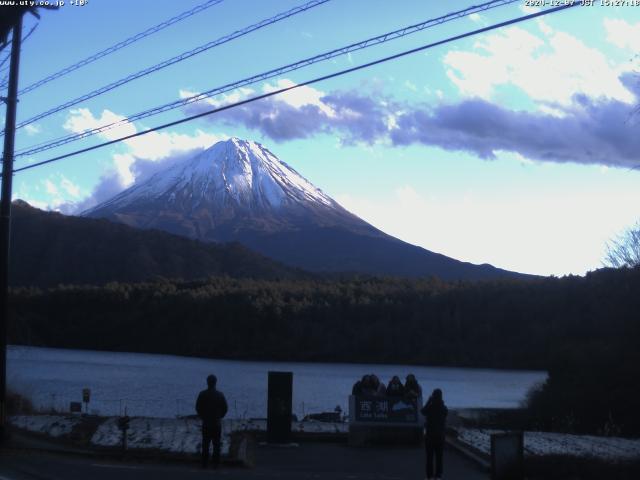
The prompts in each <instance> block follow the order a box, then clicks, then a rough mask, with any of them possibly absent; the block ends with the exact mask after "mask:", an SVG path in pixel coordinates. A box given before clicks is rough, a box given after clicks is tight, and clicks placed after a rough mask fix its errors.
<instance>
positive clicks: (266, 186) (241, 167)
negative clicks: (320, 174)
mask: <svg viewBox="0 0 640 480" xmlns="http://www.w3.org/2000/svg"><path fill="white" fill-rule="evenodd" d="M162 199H164V200H165V201H167V202H169V203H173V202H178V201H181V202H184V201H186V200H187V199H188V200H189V201H190V202H191V203H192V205H193V206H194V207H195V208H197V207H198V206H200V205H201V204H202V203H203V202H205V203H208V202H215V204H217V205H229V204H230V203H233V204H235V205H236V206H238V207H243V208H268V209H278V208H280V207H282V206H284V205H288V206H294V205H295V204H302V203H305V202H311V203H315V204H319V205H322V206H324V207H329V208H336V207H338V205H337V204H336V203H335V202H334V201H333V200H332V199H331V198H330V197H328V196H327V195H325V194H324V193H323V192H322V191H321V190H320V189H319V188H316V187H315V186H314V185H313V184H311V182H309V181H308V180H306V179H305V178H304V177H302V175H300V174H299V173H298V172H296V171H295V170H294V169H293V168H291V167H290V166H288V165H287V164H286V163H284V162H281V161H280V160H279V159H278V158H277V157H276V156H275V155H274V154H273V153H271V152H270V151H269V150H267V149H266V148H264V147H263V146H262V145H260V144H259V143H257V142H252V141H248V140H241V139H239V138H236V137H233V138H230V139H229V140H225V141H221V142H218V143H216V144H215V145H213V146H212V147H210V148H208V149H207V150H204V151H203V152H201V153H200V154H199V155H197V156H196V157H194V158H192V159H189V160H187V161H183V162H180V163H177V164H175V165H173V166H172V167H170V168H169V169H167V170H164V171H161V172H158V173H156V174H155V175H153V176H152V177H150V178H149V179H147V180H146V181H143V182H141V183H140V184H136V185H134V186H133V187H131V188H129V189H127V190H125V191H124V192H122V193H121V194H119V195H117V196H116V197H114V198H113V199H111V200H110V201H108V202H106V203H103V204H101V205H99V206H97V207H95V208H93V209H91V210H89V211H87V212H85V213H84V214H85V215H90V216H93V213H94V212H96V211H98V210H103V209H104V208H109V209H120V208H123V207H126V206H127V205H130V204H132V203H137V202H140V201H145V202H149V201H158V200H162Z"/></svg>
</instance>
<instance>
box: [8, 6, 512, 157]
mask: <svg viewBox="0 0 640 480" xmlns="http://www.w3.org/2000/svg"><path fill="white" fill-rule="evenodd" d="M517 1H519V0H493V1H489V2H486V3H483V4H480V5H473V6H471V7H469V8H466V9H464V10H459V11H456V12H452V13H449V14H446V15H443V16H441V17H437V18H433V19H429V20H426V21H424V22H420V23H417V24H414V25H410V26H408V27H404V28H401V29H398V30H394V31H392V32H388V33H384V34H382V35H378V36H376V37H372V38H369V39H367V40H364V41H361V42H357V43H352V44H351V45H347V46H345V47H341V48H337V49H335V50H331V51H329V52H325V53H321V54H319V55H315V56H313V57H309V58H306V59H304V60H299V61H297V62H295V63H291V64H289V65H285V66H283V67H278V68H275V69H273V70H269V71H267V72H263V73H260V74H258V75H254V76H251V77H248V78H245V79H243V80H239V81H237V82H234V83H229V84H226V85H223V86H220V87H215V88H213V89H211V90H208V91H206V92H203V93H199V94H198V95H194V96H191V97H188V98H183V99H180V100H176V101H173V102H170V103H167V104H164V105H160V106H158V107H154V108H151V109H148V110H144V111H142V112H139V113H136V114H134V115H131V116H129V117H127V118H125V119H122V120H118V121H116V122H112V123H109V124H106V125H102V126H99V127H95V128H92V129H89V130H85V131H84V132H80V133H73V134H70V135H66V136H63V137H60V138H57V139H55V140H51V141H47V142H43V143H40V144H36V145H32V146H30V147H27V148H25V149H22V150H21V151H19V152H18V153H17V154H16V157H21V156H25V155H33V154H36V153H40V152H43V151H45V150H50V149H52V148H56V147H59V146H62V145H65V144H67V143H70V142H74V141H77V140H82V139H84V138H87V137H90V136H92V135H96V134H98V133H103V132H105V131H108V130H111V129H113V128H116V127H119V126H122V125H125V124H127V123H131V122H134V121H137V120H141V119H143V118H147V117H151V116H153V115H158V114H160V113H164V112H167V111H169V110H173V109H176V108H179V107H183V106H186V105H189V104H192V103H195V102H198V101H201V100H204V99H205V98H209V97H212V96H215V95H220V94H223V93H226V92H229V91H232V90H235V89H237V88H239V87H244V86H248V85H252V84H255V83H258V82H261V81H264V80H268V79H270V78H274V77H277V76H279V75H282V74H284V73H289V72H292V71H295V70H299V69H301V68H304V67H307V66H309V65H313V64H315V63H318V62H322V61H326V60H330V59H332V58H335V57H338V56H341V55H346V54H348V53H351V52H354V51H357V50H362V49H365V48H368V47H372V46H375V45H379V44H382V43H386V42H388V41H391V40H394V39H396V38H402V37H404V36H407V35H410V34H412V33H416V32H419V31H422V30H424V29H426V28H430V27H434V26H437V25H441V24H443V23H445V22H449V21H452V20H455V19H458V18H461V17H465V16H468V15H471V14H473V13H478V12H481V11H486V10H489V9H492V8H496V7H501V6H504V5H508V4H511V3H515V2H517Z"/></svg>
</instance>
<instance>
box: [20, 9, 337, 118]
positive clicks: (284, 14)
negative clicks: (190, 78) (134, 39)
mask: <svg viewBox="0 0 640 480" xmlns="http://www.w3.org/2000/svg"><path fill="white" fill-rule="evenodd" d="M329 1H330V0H311V1H310V2H307V3H305V4H303V5H299V6H297V7H294V8H292V9H290V10H287V11H285V12H282V13H279V14H277V15H275V16H273V17H270V18H267V19H265V20H262V21H260V22H258V23H255V24H253V25H250V26H249V27H245V28H243V29H241V30H236V31H235V32H233V33H231V34H229V35H225V36H224V37H220V38H218V39H217V40H214V41H212V42H209V43H206V44H204V45H201V46H199V47H197V48H194V49H192V50H189V51H188V52H184V53H181V54H180V55H177V56H175V57H172V58H170V59H168V60H165V61H163V62H161V63H158V64H157V65H154V66H152V67H148V68H145V69H144V70H140V71H138V72H136V73H132V74H131V75H128V76H126V77H124V78H121V79H120V80H116V81H115V82H112V83H110V84H108V85H105V86H103V87H100V88H98V89H96V90H93V91H92V92H89V93H86V94H84V95H82V96H80V97H77V98H75V99H73V100H69V101H68V102H65V103H63V104H62V105H58V106H57V107H54V108H52V109H50V110H47V111H46V112H43V113H40V114H38V115H36V116H35V117H31V118H30V119H28V120H24V121H22V122H20V123H18V125H16V128H22V127H24V126H26V125H29V124H30V123H33V122H36V121H38V120H40V119H42V118H45V117H48V116H50V115H53V114H54V113H57V112H59V111H61V110H64V109H66V108H69V107H73V106H74V105H77V104H78V103H80V102H84V101H85V100H89V99H91V98H94V97H97V96H98V95H102V94H103V93H106V92H109V91H111V90H113V89H115V88H118V87H120V86H122V85H124V84H126V83H129V82H131V81H133V80H136V79H138V78H141V77H144V76H146V75H150V74H152V73H155V72H157V71H158V70H161V69H163V68H166V67H168V66H170V65H173V64H175V63H178V62H182V61H183V60H186V59H187V58H191V57H193V56H194V55H198V54H200V53H202V52H205V51H207V50H210V49H212V48H214V47H217V46H219V45H222V44H224V43H227V42H230V41H231V40H235V39H236V38H239V37H242V36H244V35H247V34H249V33H251V32H254V31H256V30H259V29H261V28H264V27H266V26H268V25H271V24H274V23H276V22H279V21H281V20H284V19H286V18H289V17H292V16H294V15H297V14H299V13H302V12H306V11H307V10H310V9H312V8H314V7H317V6H319V5H322V4H324V3H327V2H329Z"/></svg>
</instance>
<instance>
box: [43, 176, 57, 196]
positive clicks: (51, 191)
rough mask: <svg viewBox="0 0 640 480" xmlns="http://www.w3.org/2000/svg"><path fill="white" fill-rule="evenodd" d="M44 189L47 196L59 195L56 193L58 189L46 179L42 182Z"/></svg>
mask: <svg viewBox="0 0 640 480" xmlns="http://www.w3.org/2000/svg"><path fill="white" fill-rule="evenodd" d="M43 183H44V188H45V190H46V191H47V193H48V194H50V195H59V194H60V192H59V191H58V187H56V186H55V184H54V183H53V182H52V181H51V180H49V179H48V178H47V179H46V180H44V182H43Z"/></svg>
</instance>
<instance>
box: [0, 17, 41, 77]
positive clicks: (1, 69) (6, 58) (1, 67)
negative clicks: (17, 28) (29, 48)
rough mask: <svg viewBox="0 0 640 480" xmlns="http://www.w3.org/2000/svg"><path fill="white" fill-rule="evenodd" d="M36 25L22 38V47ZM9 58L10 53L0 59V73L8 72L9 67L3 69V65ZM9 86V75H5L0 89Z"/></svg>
mask: <svg viewBox="0 0 640 480" xmlns="http://www.w3.org/2000/svg"><path fill="white" fill-rule="evenodd" d="M38 25H40V24H39V23H36V24H35V25H34V26H33V27H31V30H29V33H27V34H26V35H25V36H24V37H22V41H21V42H20V43H21V44H22V45H24V43H25V42H26V40H27V39H28V38H29V37H30V36H31V34H32V33H33V32H35V31H36V28H38ZM12 41H13V40H10V41H9V42H7V44H10V43H11V42H12ZM10 58H11V53H9V54H8V55H7V56H6V57H4V58H3V59H2V61H0V73H1V72H5V71H7V70H9V65H7V66H6V67H3V65H4V64H5V63H6V62H7V60H9V59H10ZM8 84H9V73H7V75H6V78H4V79H3V80H2V82H0V88H4V87H6V86H7V85H8Z"/></svg>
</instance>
